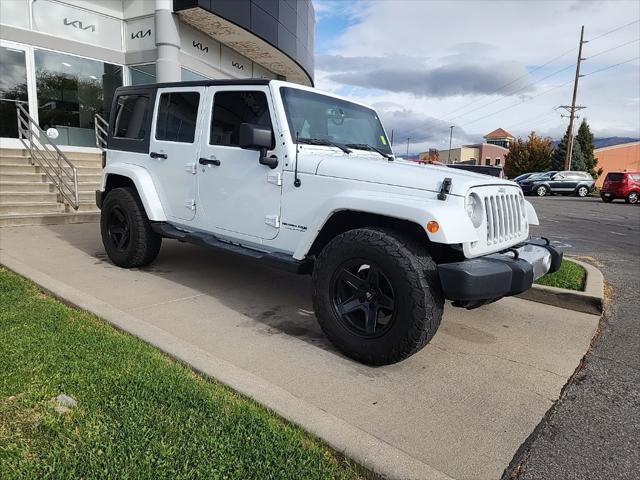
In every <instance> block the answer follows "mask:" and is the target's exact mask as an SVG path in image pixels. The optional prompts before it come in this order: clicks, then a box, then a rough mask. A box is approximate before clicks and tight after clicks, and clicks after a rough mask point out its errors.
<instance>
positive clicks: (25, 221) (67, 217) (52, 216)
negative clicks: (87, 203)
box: [0, 211, 100, 227]
mask: <svg viewBox="0 0 640 480" xmlns="http://www.w3.org/2000/svg"><path fill="white" fill-rule="evenodd" d="M99 220H100V212H99V211H96V212H79V213H64V212H63V213H58V212H53V213H41V214H37V213H36V214H24V215H0V227H20V226H26V225H63V224H68V223H88V222H98V221H99Z"/></svg>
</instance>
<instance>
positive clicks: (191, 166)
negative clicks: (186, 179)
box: [184, 163, 198, 175]
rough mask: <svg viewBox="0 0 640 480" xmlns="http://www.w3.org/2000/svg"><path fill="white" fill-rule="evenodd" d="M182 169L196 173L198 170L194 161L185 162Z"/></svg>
mask: <svg viewBox="0 0 640 480" xmlns="http://www.w3.org/2000/svg"><path fill="white" fill-rule="evenodd" d="M184 169H185V170H186V171H187V172H189V173H192V174H194V175H195V174H196V172H197V171H198V169H197V166H196V164H195V163H185V164H184Z"/></svg>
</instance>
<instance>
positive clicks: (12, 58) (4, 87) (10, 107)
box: [0, 47, 27, 138]
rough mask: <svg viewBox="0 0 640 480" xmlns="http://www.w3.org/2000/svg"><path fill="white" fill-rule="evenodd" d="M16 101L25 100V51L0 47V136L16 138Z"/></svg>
mask: <svg viewBox="0 0 640 480" xmlns="http://www.w3.org/2000/svg"><path fill="white" fill-rule="evenodd" d="M16 101H22V102H26V101H27V68H26V63H25V53H24V51H22V50H18V49H15V48H9V47H0V137H9V138H18V119H17V118H16ZM25 106H26V105H25Z"/></svg>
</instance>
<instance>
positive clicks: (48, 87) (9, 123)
mask: <svg viewBox="0 0 640 480" xmlns="http://www.w3.org/2000/svg"><path fill="white" fill-rule="evenodd" d="M314 30H315V16H314V10H313V5H312V3H311V0H99V1H98V0H91V1H89V0H2V1H1V2H0V144H1V145H2V146H3V147H5V148H7V147H9V148H11V147H13V146H15V147H18V146H19V144H18V140H17V134H18V129H17V123H16V103H20V104H22V105H24V106H25V107H27V108H28V112H29V115H30V116H31V117H32V118H33V119H34V120H35V121H36V122H37V123H38V124H39V125H40V127H41V128H42V129H43V130H47V129H49V128H54V129H56V130H57V133H58V137H57V139H56V143H57V144H58V145H60V146H62V148H63V150H70V149H73V150H76V151H83V150H84V149H91V148H92V147H95V144H96V143H95V135H94V121H95V120H94V117H95V114H99V115H101V116H103V117H105V118H108V115H109V111H110V108H111V101H112V98H113V94H114V91H115V89H116V88H117V87H119V86H121V85H137V84H144V83H154V82H166V81H180V80H198V79H233V78H273V79H283V80H288V81H291V82H297V83H300V84H303V85H313V61H314V59H313V51H314Z"/></svg>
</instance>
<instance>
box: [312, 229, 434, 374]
mask: <svg viewBox="0 0 640 480" xmlns="http://www.w3.org/2000/svg"><path fill="white" fill-rule="evenodd" d="M353 259H357V260H358V261H362V260H365V261H367V262H372V264H373V263H375V264H376V265H377V266H379V267H380V270H381V271H382V272H383V273H384V274H385V275H386V276H387V277H388V279H389V283H390V284H391V285H392V288H393V289H394V292H397V295H396V297H397V300H396V302H395V303H394V304H395V305H396V310H395V313H394V315H395V317H394V320H393V324H391V327H390V329H389V330H388V331H385V333H384V334H383V335H382V336H380V337H377V338H362V337H360V336H358V335H356V334H354V333H352V332H351V331H350V330H349V329H348V328H347V327H345V324H344V321H342V320H341V316H340V314H339V313H338V311H337V310H336V307H335V306H334V302H333V300H332V295H331V293H330V292H331V289H332V288H333V284H332V281H333V280H332V279H334V278H335V272H337V271H339V270H340V269H341V268H342V266H343V265H345V263H346V262H349V261H353ZM313 306H314V310H315V313H316V317H317V319H318V322H319V324H320V327H321V328H322V330H323V331H324V333H325V334H326V335H327V337H328V338H329V340H330V341H331V342H332V343H333V344H334V345H335V346H336V347H337V348H338V349H339V350H340V351H341V352H342V353H344V354H345V355H346V356H348V357H350V358H353V359H355V360H357V361H359V362H362V363H365V364H369V365H387V364H391V363H396V362H399V361H401V360H404V359H405V358H407V357H409V356H411V355H413V354H414V353H416V352H417V351H419V350H420V349H422V348H423V347H424V346H425V345H426V344H427V343H428V342H429V341H430V340H431V338H433V336H434V335H435V333H436V331H437V330H438V327H439V326H440V321H441V319H442V311H443V306H444V296H443V294H442V289H441V287H440V280H439V278H438V273H437V267H436V264H435V262H434V261H433V260H432V259H431V257H430V256H429V254H428V253H427V250H426V248H425V247H424V246H422V245H420V244H419V243H418V242H417V241H415V240H414V239H412V238H410V237H408V236H405V235H402V234H400V233H398V232H395V231H393V230H386V229H375V228H360V229H355V230H349V231H347V232H345V233H343V234H341V235H338V236H337V237H335V238H334V239H333V240H331V241H330V242H329V243H328V244H327V245H326V246H325V247H324V249H323V250H322V252H321V253H320V255H319V257H318V259H317V260H316V262H315V266H314V270H313Z"/></svg>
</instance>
